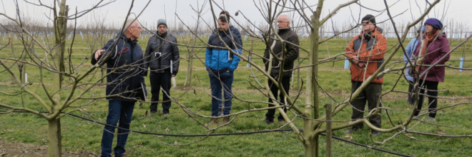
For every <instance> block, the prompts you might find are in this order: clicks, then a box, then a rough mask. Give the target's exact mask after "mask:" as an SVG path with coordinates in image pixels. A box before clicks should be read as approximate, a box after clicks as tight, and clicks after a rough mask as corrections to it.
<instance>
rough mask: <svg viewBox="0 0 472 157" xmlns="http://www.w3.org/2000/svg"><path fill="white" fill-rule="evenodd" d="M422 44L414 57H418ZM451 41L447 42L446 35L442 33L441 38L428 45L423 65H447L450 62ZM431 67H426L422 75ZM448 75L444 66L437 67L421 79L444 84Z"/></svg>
mask: <svg viewBox="0 0 472 157" xmlns="http://www.w3.org/2000/svg"><path fill="white" fill-rule="evenodd" d="M425 37H426V36H423V41H424V40H425ZM421 45H422V44H421V43H419V44H418V45H417V46H416V49H415V53H414V56H415V57H418V53H419V51H420V50H421ZM449 49H450V47H449V41H448V40H447V37H446V34H445V33H442V34H440V35H439V37H438V38H437V39H436V40H435V39H433V40H432V41H430V42H429V43H428V47H426V53H425V57H424V59H423V63H422V64H426V65H433V64H435V63H437V62H439V63H438V64H437V65H443V64H444V63H446V61H448V60H449V58H450V54H448V52H449ZM444 56H446V57H445V58H444V59H442V60H440V61H439V59H441V58H442V57H444ZM428 68H429V66H425V67H423V68H421V69H420V74H423V73H425V72H426V69H428ZM445 74H446V69H445V67H444V66H435V67H433V68H431V69H430V70H429V71H428V72H427V74H426V75H423V77H421V78H420V79H421V80H427V81H434V82H444V75H445ZM418 76H419V75H414V77H415V78H417V77H418Z"/></svg>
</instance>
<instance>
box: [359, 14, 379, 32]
mask: <svg viewBox="0 0 472 157" xmlns="http://www.w3.org/2000/svg"><path fill="white" fill-rule="evenodd" d="M375 27H376V24H375V16H373V15H370V14H367V15H366V16H364V17H363V18H362V30H363V31H364V32H366V33H368V32H372V31H374V30H375Z"/></svg>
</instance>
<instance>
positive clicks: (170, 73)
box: [145, 19, 180, 116]
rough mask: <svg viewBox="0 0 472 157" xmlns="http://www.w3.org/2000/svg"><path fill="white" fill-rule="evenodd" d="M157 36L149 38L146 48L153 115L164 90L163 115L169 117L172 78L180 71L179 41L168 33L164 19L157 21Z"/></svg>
mask: <svg viewBox="0 0 472 157" xmlns="http://www.w3.org/2000/svg"><path fill="white" fill-rule="evenodd" d="M157 29H158V32H157V35H153V36H152V37H151V38H149V42H148V45H147V47H146V55H145V56H146V70H147V69H148V67H149V68H150V71H151V72H150V79H149V80H150V82H151V94H152V98H151V101H152V102H151V113H156V112H157V103H158V102H159V92H160V90H161V89H162V90H163V93H162V97H163V98H162V99H163V102H162V114H163V116H167V115H169V108H170V105H171V101H170V98H169V97H170V87H171V78H172V77H175V75H177V72H178V71H179V58H180V56H179V48H178V47H177V39H176V38H175V37H174V36H172V35H170V34H169V33H168V32H167V23H166V20H164V19H159V20H158V21H157Z"/></svg>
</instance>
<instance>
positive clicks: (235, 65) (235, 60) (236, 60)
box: [228, 48, 241, 71]
mask: <svg viewBox="0 0 472 157" xmlns="http://www.w3.org/2000/svg"><path fill="white" fill-rule="evenodd" d="M228 51H229V50H228ZM233 51H234V52H237V53H238V54H239V55H241V49H238V48H236V49H233ZM228 53H232V52H228ZM239 61H240V58H239V56H237V55H233V61H231V65H230V66H229V70H231V71H234V70H236V68H238V65H239Z"/></svg>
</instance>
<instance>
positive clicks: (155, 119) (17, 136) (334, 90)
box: [0, 38, 472, 156]
mask: <svg viewBox="0 0 472 157" xmlns="http://www.w3.org/2000/svg"><path fill="white" fill-rule="evenodd" d="M203 39H206V38H203ZM178 40H179V42H180V43H189V41H188V38H185V39H180V38H178ZM348 40H349V39H335V40H333V41H330V42H327V43H325V44H322V45H321V46H320V49H321V51H320V58H327V57H329V56H333V55H335V54H338V53H342V52H343V51H344V49H345V46H346V45H347V43H346V42H348ZM5 43H6V42H5V41H1V42H0V44H5ZM87 43H88V44H87ZM139 43H140V44H141V45H142V47H143V49H144V48H145V45H147V41H146V39H145V40H141V41H140V42H139ZM395 43H396V42H395V40H394V39H390V40H389V48H392V47H393V45H394V44H395ZM451 43H452V46H454V45H457V44H458V43H459V41H451ZM89 44H90V42H86V41H82V40H77V41H76V45H75V46H74V47H73V51H74V55H72V56H71V59H72V62H73V63H74V64H75V65H76V66H77V65H79V64H80V62H81V61H82V59H83V58H84V57H89V56H90V55H89V54H90V53H91V52H92V50H93V49H91V48H90V47H89ZM406 44H407V42H405V45H406ZM199 45H202V44H201V43H199ZM250 45H251V41H250V40H249V39H248V40H245V41H244V46H245V48H246V49H249V48H250ZM301 45H302V47H303V48H305V49H309V46H310V43H309V41H308V39H307V38H305V39H302V40H301ZM14 47H15V52H16V53H17V54H16V55H19V53H21V51H22V50H21V47H22V46H21V44H20V43H19V42H18V41H15V46H14ZM36 48H37V51H38V54H40V55H42V54H44V51H40V49H38V47H36ZM264 48H265V46H264V45H263V43H262V42H260V41H255V42H254V47H253V52H254V53H256V54H259V55H261V54H262V53H263V49H264ZM180 50H181V56H182V57H183V58H187V52H188V49H187V48H186V47H183V46H180ZM462 50H463V49H462V48H460V49H458V50H457V51H456V52H454V53H453V54H452V57H451V61H449V62H447V64H451V65H452V66H459V61H458V60H459V58H460V57H461V56H462ZM470 51H471V50H470V43H468V44H467V45H466V47H465V53H468V52H470ZM390 53H391V51H389V52H387V55H389V54H390ZM468 54H470V53H468ZM0 55H1V56H2V57H13V55H12V53H11V52H10V50H8V49H3V50H1V51H0ZM196 55H197V56H198V57H199V58H201V59H203V57H204V49H196ZM244 55H247V52H245V53H244ZM306 56H307V53H306V52H301V56H300V61H302V62H301V65H302V66H303V65H306V64H307V60H306V59H305V58H306ZM466 57H468V56H466ZM67 59H68V58H67ZM338 59H339V61H336V62H330V63H325V64H322V65H320V68H319V69H320V70H319V82H320V84H321V85H322V87H323V89H324V90H326V91H327V92H328V93H329V94H330V95H332V96H333V98H334V99H335V100H336V103H339V102H340V101H342V100H345V99H347V98H348V97H349V93H350V88H351V85H350V80H349V78H350V73H349V70H344V69H343V64H344V61H343V58H338ZM401 59H402V55H401V54H400V53H398V54H397V55H395V57H394V61H396V62H399V64H398V65H395V64H392V66H401V65H402V63H401ZM253 60H254V61H255V63H256V64H258V65H261V66H262V61H261V59H260V58H257V57H255V56H253ZM466 60H467V59H466ZM84 62H85V63H84V65H82V66H81V68H80V69H79V70H78V72H79V73H83V72H84V71H86V70H87V69H89V68H90V67H91V65H90V64H89V62H90V60H85V61H84ZM471 66H472V62H466V64H465V67H471ZM186 67H187V62H186V61H185V60H182V62H181V66H180V69H179V74H178V75H177V84H178V86H180V87H178V88H174V89H172V90H171V95H172V96H173V97H175V99H176V100H177V101H178V103H179V104H182V105H185V107H187V108H189V109H190V110H192V111H193V112H196V113H199V114H203V115H210V111H211V104H210V97H209V95H208V93H209V92H210V89H209V78H208V73H207V72H206V71H205V69H204V68H203V64H202V63H201V62H200V61H199V60H198V59H197V60H195V61H194V65H193V74H194V77H193V83H192V86H193V88H192V89H190V90H186V89H188V88H183V87H181V86H183V84H184V82H185V74H186V72H187V69H186ZM26 68H27V70H26V71H27V73H29V81H30V82H33V84H32V85H31V86H29V87H28V88H30V89H32V90H33V91H35V92H36V93H37V94H39V95H41V96H42V97H43V98H46V94H45V93H44V91H43V90H42V88H41V87H40V86H39V84H38V82H39V79H38V78H40V75H39V70H38V69H37V68H34V67H32V66H26ZM12 69H13V71H15V72H17V71H18V69H17V68H16V66H13V67H12ZM0 70H2V71H3V70H4V69H3V68H2V69H0ZM306 72H307V70H306V69H301V70H300V74H299V75H300V78H301V79H303V80H304V81H305V79H306ZM51 74H52V73H51V72H44V78H43V79H44V80H45V82H46V87H50V86H52V84H54V82H53V81H52V75H51ZM255 75H256V77H257V79H258V81H260V82H264V80H265V79H264V78H263V77H262V74H261V73H259V72H256V73H255ZM471 75H472V72H471V71H463V72H459V71H458V70H454V69H447V71H446V82H444V83H440V84H439V89H440V90H442V91H444V92H441V93H440V94H439V95H440V96H448V97H449V98H456V99H440V100H439V107H444V106H448V105H451V104H455V103H459V102H464V103H468V102H470V100H471V99H461V98H464V97H469V96H470V95H471V93H472V88H468V85H470V84H472V80H471V79H470V78H471ZM99 76H100V73H99V72H96V73H94V75H93V76H91V77H88V78H87V79H86V80H85V81H84V83H86V82H92V81H97V78H98V77H99ZM297 76H298V73H295V75H294V78H295V79H294V81H293V83H292V90H291V93H290V94H291V95H292V96H294V95H296V94H297V90H298V89H300V84H301V83H298V81H297V80H298V79H297ZM399 77H400V75H399V74H398V73H389V74H387V75H386V76H385V77H384V78H385V83H384V85H383V92H384V93H386V92H388V91H390V90H392V88H393V87H394V86H395V81H396V80H397V79H398V78H399ZM0 80H1V81H2V82H1V84H0V89H2V90H1V91H2V92H9V93H14V92H15V91H19V88H18V87H17V85H15V84H13V81H12V79H11V77H10V76H9V75H7V73H5V72H2V73H0ZM248 81H249V82H251V83H252V84H255V85H256V87H257V86H258V85H257V82H256V81H255V80H254V79H253V78H252V75H251V70H250V69H249V68H247V67H246V63H245V62H241V63H240V64H239V67H238V69H237V70H236V72H235V78H234V84H233V92H234V94H235V95H236V96H237V97H238V100H234V101H233V108H232V113H236V112H238V111H243V110H246V109H252V108H260V107H265V106H266V104H263V103H247V102H245V101H243V100H249V101H259V102H265V101H267V98H266V97H265V94H267V93H266V92H262V93H261V92H259V91H258V90H257V89H256V88H255V87H253V86H251V85H250V84H249V83H248ZM65 82H66V83H67V82H70V80H68V79H65ZM146 82H147V85H148V91H150V88H149V86H150V84H149V78H148V77H146ZM407 85H408V84H407V82H406V81H405V80H403V79H402V80H400V81H399V83H398V84H397V85H396V86H395V89H394V90H399V91H406V90H407ZM86 86H87V84H84V85H83V86H80V87H79V88H78V91H77V92H81V91H82V90H83V89H84V88H85V87H86ZM301 88H302V90H301V95H302V96H301V97H300V99H298V100H297V102H296V104H297V106H299V107H303V105H304V102H305V98H304V96H303V95H304V86H302V87H301ZM104 89H105V86H103V85H100V86H96V87H94V88H93V90H92V91H90V92H87V93H86V94H85V95H84V97H86V98H90V97H99V96H105V92H104ZM68 91H70V88H69V87H68V86H66V87H65V89H64V91H63V92H62V93H67V92H68ZM320 93H321V92H320ZM62 95H63V97H65V94H62ZM22 96H23V97H24V99H23V101H22V99H21V96H14V97H12V96H5V95H0V102H2V103H5V104H12V105H14V106H21V105H25V106H26V107H30V108H33V109H37V110H41V106H40V105H39V103H37V102H36V101H35V100H34V99H33V97H32V96H30V95H26V94H23V95H22ZM150 98H151V97H150V95H148V99H150ZM46 100H47V99H46ZM382 100H383V102H384V106H385V107H388V108H389V109H390V111H389V112H388V115H389V116H390V117H392V122H391V123H393V124H397V123H400V122H402V121H404V120H406V118H407V117H408V116H409V114H411V110H412V108H413V106H410V105H408V104H407V103H406V94H402V93H396V92H392V93H389V94H387V95H385V96H384V97H382ZM326 103H331V104H335V102H333V101H332V100H331V99H330V98H329V97H328V96H327V95H326V94H324V93H321V97H320V104H322V105H323V104H326ZM107 104H108V103H107V101H106V100H104V99H102V100H100V101H93V102H91V101H90V100H88V99H82V100H80V101H78V102H77V103H75V104H74V105H75V106H74V108H72V109H75V108H81V110H82V111H83V112H78V111H75V112H73V113H75V114H79V115H82V116H86V117H90V118H93V119H95V120H97V121H99V122H105V119H106V115H107V109H108V108H107V107H108V106H107ZM468 105H469V104H464V105H459V106H457V107H454V108H448V109H445V110H442V111H440V112H439V113H438V116H437V120H438V121H437V122H435V123H433V124H431V123H425V122H419V121H414V122H413V123H412V124H411V125H410V126H409V127H413V126H414V128H413V129H412V130H413V131H422V132H427V133H434V134H448V135H472V131H471V129H470V126H471V125H472V118H470V116H469V115H470V113H471V111H472V108H471V107H469V106H468ZM0 109H2V108H0ZM159 109H161V106H160V105H159ZM2 110H3V109H2ZM70 110H71V109H70ZM148 110H149V103H144V104H142V105H139V104H136V107H135V110H134V114H133V121H132V123H131V128H132V129H133V130H138V131H146V132H153V133H165V134H207V133H209V132H208V131H207V130H206V129H205V127H203V126H201V125H199V124H197V123H196V122H195V120H194V119H192V118H191V117H189V116H188V115H187V114H186V113H184V111H183V110H182V109H181V108H180V106H179V105H177V102H174V103H173V104H172V107H171V110H170V112H171V114H170V116H166V117H163V116H161V115H160V114H155V115H151V116H149V115H147V114H146V113H147V112H148ZM321 112H322V113H321V115H323V114H324V111H321ZM351 112H352V109H351V108H349V107H348V108H345V109H343V110H342V111H341V112H340V113H338V114H337V115H336V117H334V119H335V120H344V121H346V120H349V119H350V114H351ZM264 114H265V111H257V112H250V113H245V114H242V115H239V116H237V117H236V118H235V120H234V122H233V123H231V124H229V125H227V126H225V127H222V128H220V129H218V130H216V131H215V133H237V132H248V131H260V130H267V129H277V128H280V127H282V128H284V129H287V128H289V127H287V126H283V124H282V123H275V124H271V125H266V124H264V123H263V122H262V121H263V120H264V118H265V117H264ZM288 115H289V117H291V118H294V117H296V115H295V114H293V113H292V112H291V113H289V114H288ZM0 119H1V120H0V126H2V127H1V128H0V138H1V140H4V141H6V142H24V143H33V144H38V145H42V144H45V143H47V135H46V133H47V127H46V126H47V122H46V121H45V120H43V119H42V118H40V117H39V116H35V115H31V114H26V113H11V114H1V115H0ZM196 119H197V120H199V121H201V122H203V123H207V122H209V119H204V118H200V117H197V118H196ZM382 120H383V123H382V127H384V128H388V127H391V126H392V124H390V122H389V121H388V120H387V114H385V112H383V114H382ZM295 124H296V125H297V126H299V127H302V126H303V122H302V119H301V118H299V117H297V118H296V119H295ZM340 124H341V123H334V124H333V125H340ZM210 127H215V126H210ZM102 130H103V126H102V125H99V124H95V123H91V122H88V121H84V120H80V119H77V118H74V117H71V116H64V117H63V118H62V134H63V145H64V149H65V150H66V151H80V150H85V151H89V152H95V153H97V154H98V153H99V152H100V141H101V134H102ZM344 131H345V129H343V130H337V131H334V136H338V137H341V138H344V139H348V140H351V141H354V142H358V143H361V144H367V145H370V146H375V147H378V148H382V149H386V150H390V151H394V152H399V153H402V154H407V155H415V156H470V154H471V153H472V151H471V148H472V140H471V139H470V138H456V139H448V138H442V137H431V136H424V135H415V134H406V135H403V134H402V135H398V136H396V137H395V138H394V139H393V140H390V141H388V142H386V143H385V144H383V145H381V144H375V143H374V142H373V141H372V140H375V141H383V140H385V139H387V138H389V137H391V136H392V135H393V134H394V133H384V134H382V135H381V136H378V137H373V139H371V138H370V137H369V130H368V129H364V130H362V131H358V132H356V133H354V134H350V135H349V134H345V133H344ZM320 139H321V142H320V150H321V155H325V139H324V137H323V136H321V137H320ZM126 148H127V154H128V155H129V156H303V155H304V148H303V145H302V144H301V142H300V141H299V139H298V137H297V136H296V135H295V134H294V133H293V132H274V133H264V134H254V135H235V136H217V137H208V138H202V137H168V136H156V135H143V134H138V133H132V134H131V135H130V136H129V139H128V143H127V147H126ZM333 148H334V151H333V155H334V156H392V155H389V154H386V153H382V152H379V151H374V150H371V149H368V148H363V147H358V146H355V145H351V144H347V143H344V142H341V141H336V140H334V145H333Z"/></svg>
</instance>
